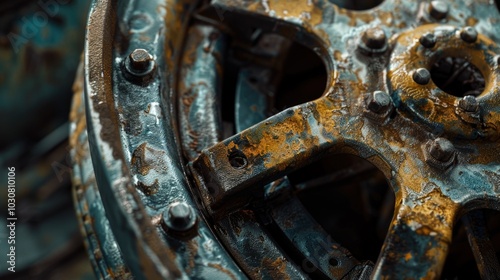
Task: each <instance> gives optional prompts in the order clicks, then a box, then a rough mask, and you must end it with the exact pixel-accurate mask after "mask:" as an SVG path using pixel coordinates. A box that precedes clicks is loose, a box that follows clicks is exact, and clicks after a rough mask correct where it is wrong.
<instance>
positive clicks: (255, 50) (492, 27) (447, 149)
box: [71, 0, 500, 279]
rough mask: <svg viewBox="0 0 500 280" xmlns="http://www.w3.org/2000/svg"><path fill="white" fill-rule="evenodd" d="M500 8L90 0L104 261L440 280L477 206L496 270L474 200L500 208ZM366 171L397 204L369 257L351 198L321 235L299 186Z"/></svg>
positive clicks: (95, 247)
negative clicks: (348, 220) (347, 238)
mask: <svg viewBox="0 0 500 280" xmlns="http://www.w3.org/2000/svg"><path fill="white" fill-rule="evenodd" d="M499 19H500V14H499V12H498V10H497V8H496V7H495V6H494V5H492V4H490V1H487V0H482V1H476V2H474V3H462V1H447V2H444V1H430V2H429V1H404V2H403V1H396V0H385V1H322V0H319V1H271V0H269V1H246V0H245V1H243V0H215V1H211V2H210V3H209V2H204V1H199V2H198V1H167V2H164V1H123V2H120V3H117V2H116V1H111V0H100V1H95V2H94V5H93V8H92V11H91V14H90V18H89V25H88V26H89V27H88V32H87V44H86V51H85V59H84V62H85V63H84V71H83V74H82V75H81V78H82V80H81V85H83V86H80V87H79V88H78V87H77V90H76V93H77V94H76V95H75V101H74V109H73V118H72V120H73V122H74V125H73V138H72V141H71V143H72V146H73V152H72V153H73V159H74V162H75V179H74V185H75V200H76V204H77V211H78V213H79V215H81V220H82V229H83V232H84V234H85V235H86V237H87V243H88V244H87V247H88V248H89V251H90V252H91V259H92V261H93V264H94V267H95V268H96V272H97V273H98V275H100V276H102V277H106V276H107V275H111V276H113V277H117V278H120V277H121V278H128V277H132V276H133V277H136V278H138V279H139V278H148V279H153V278H187V277H192V278H205V279H222V278H228V279H240V278H241V279H243V278H247V277H249V278H255V279H260V278H265V279H302V278H304V279H307V278H314V279H368V278H370V277H371V278H374V279H399V278H409V279H421V278H423V279H435V278H439V277H440V275H441V273H442V269H443V266H444V263H445V260H446V257H447V254H448V251H449V246H450V244H451V242H452V236H453V228H454V226H455V225H456V224H457V221H458V220H459V219H460V218H461V217H464V218H463V223H464V224H465V228H466V230H467V234H468V238H469V241H470V243H471V248H472V251H473V253H474V256H475V258H476V262H477V264H478V268H479V273H480V275H481V276H482V277H483V278H484V279H496V278H498V275H500V268H499V266H498V261H497V259H496V257H495V248H494V247H493V246H492V245H491V242H490V241H489V240H488V236H487V234H485V222H484V221H483V218H482V215H483V214H482V210H478V209H494V210H499V208H500V204H499V203H498V202H499V201H500V191H499V187H500V152H499V151H500V144H499V142H498V140H499V139H500V137H499V136H500V131H499V128H500V107H499V106H500V92H499V91H500V88H499V87H498V83H499V81H500V80H499V79H500V76H499V75H500V72H499V71H500V70H499V69H500V67H499V65H500V59H499V58H500V48H499V46H498V43H500V34H499V33H498V30H500V20H499ZM299 45H301V46H299ZM301 59H302V62H301V63H298V64H297V63H295V64H293V66H290V64H289V62H290V61H291V62H294V61H296V60H297V61H301ZM318 61H319V62H320V63H319V65H320V67H319V69H320V70H315V69H317V68H315V66H314V65H315V64H317V63H318ZM295 68H297V69H298V70H297V69H295ZM294 71H295V72H294ZM318 71H319V72H318ZM290 73H292V74H290ZM293 73H296V75H295V76H294V75H293ZM297 73H298V74H297ZM311 73H312V74H311ZM318 73H319V74H318ZM308 75H309V76H308ZM300 79H302V80H307V81H308V82H306V83H301V84H299V83H296V84H294V85H295V86H294V87H290V86H289V85H290V83H292V84H293V82H294V81H295V80H300ZM287 85H288V87H287ZM318 85H319V86H318ZM86 127H87V131H88V133H87V131H86V130H85V128H86ZM224 139H225V140H224ZM356 159H362V160H356ZM353 161H354V162H356V163H357V165H356V164H355V165H352V164H350V163H352V162H353ZM318 163H319V165H318ZM319 166H321V167H325V170H326V171H325V172H319V171H318V170H316V169H317V168H319ZM374 169H375V170H379V171H380V172H379V173H376V172H375V173H369V172H371V171H373V170H374ZM335 170H336V171H335ZM367 172H368V173H367ZM367 174H368V175H367ZM374 174H375V175H374ZM377 174H378V175H377ZM367 177H369V178H368V179H367ZM352 178H354V179H355V180H357V181H360V180H362V181H363V182H364V184H365V189H370V188H372V190H371V191H369V190H368V191H367V192H366V190H365V191H364V192H363V194H365V195H366V196H367V197H368V198H367V199H366V201H365V202H366V204H371V202H372V201H373V200H374V197H375V196H380V197H381V198H380V199H378V201H379V202H380V201H382V202H380V203H379V204H384V205H383V206H377V207H376V208H377V210H376V211H375V212H377V213H385V214H380V216H381V217H382V218H383V217H386V218H387V217H389V218H388V220H390V219H391V209H392V208H393V209H394V210H393V212H394V215H393V217H392V222H390V223H389V222H388V223H389V224H390V225H387V226H385V225H384V219H382V218H381V222H380V225H379V227H380V228H381V230H380V232H381V233H382V234H381V235H382V236H384V235H385V232H387V234H386V237H385V241H383V246H382V248H381V249H380V252H379V254H378V258H377V259H376V260H373V261H375V262H371V261H370V260H366V259H362V258H359V257H357V256H356V255H353V254H352V252H350V251H354V249H353V248H349V246H347V245H345V244H346V242H343V241H342V242H340V241H338V240H336V235H335V232H336V231H340V230H341V228H342V223H339V222H338V221H337V222H332V221H335V219H336V218H335V217H337V218H338V217H340V216H341V215H342V214H343V211H345V209H343V208H342V207H338V208H335V206H334V207H333V208H329V207H327V206H322V205H316V206H313V207H312V208H314V209H316V210H317V209H320V210H321V209H322V207H325V209H334V211H333V212H332V213H329V214H328V215H323V216H328V218H327V219H326V221H329V222H331V223H333V225H334V226H333V230H331V229H330V230H325V228H328V222H325V220H324V218H321V217H320V216H322V215H321V214H320V215H319V216H318V214H314V213H313V212H314V211H312V210H311V209H312V208H311V206H308V205H311V200H307V199H306V198H305V196H306V195H302V196H301V193H302V194H303V193H307V192H309V190H310V189H314V188H316V189H321V188H325V187H324V186H327V188H336V187H338V186H339V185H342V184H344V185H345V180H348V179H352ZM342 182H344V183H342ZM373 182H375V183H373ZM381 182H382V184H384V183H386V184H387V185H389V186H390V189H391V190H392V191H389V192H388V193H387V194H385V193H380V192H379V191H378V189H377V187H376V185H380V183H381ZM318 186H323V187H321V188H317V187H318ZM321 195H333V196H332V197H331V198H329V199H331V201H338V197H335V196H336V195H338V193H335V192H333V193H328V192H326V193H325V192H323V193H321V192H320V195H316V196H315V198H314V199H316V200H320V199H319V198H321ZM391 196H394V198H393V199H392V200H391ZM385 197H387V199H386V198H385ZM314 199H313V203H312V204H314ZM335 199H337V200H335ZM384 199H385V200H386V201H388V202H383V201H384ZM322 201H325V200H322ZM327 201H328V200H327ZM392 201H393V202H394V203H392ZM336 203H341V201H339V202H336ZM348 204H349V203H348ZM352 204H353V205H354V202H352ZM387 205H389V206H387ZM368 208H370V207H368ZM325 211H326V210H325ZM388 213H389V214H388ZM376 215H378V214H376ZM386 220H387V219H386ZM360 223H362V221H360ZM387 227H388V229H387ZM359 242H361V241H359ZM347 243H349V242H347ZM377 253H378V251H377ZM486 256H487V257H486Z"/></svg>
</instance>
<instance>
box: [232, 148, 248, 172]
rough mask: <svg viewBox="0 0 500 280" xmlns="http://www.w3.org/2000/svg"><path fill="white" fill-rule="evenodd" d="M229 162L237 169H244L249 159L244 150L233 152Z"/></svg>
mask: <svg viewBox="0 0 500 280" xmlns="http://www.w3.org/2000/svg"><path fill="white" fill-rule="evenodd" d="M229 164H231V166H232V167H234V168H236V169H242V168H245V166H247V164H248V160H247V158H246V156H245V155H244V154H243V153H242V152H240V151H238V152H232V153H231V154H230V155H229Z"/></svg>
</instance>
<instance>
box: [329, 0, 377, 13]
mask: <svg viewBox="0 0 500 280" xmlns="http://www.w3.org/2000/svg"><path fill="white" fill-rule="evenodd" d="M330 2H331V3H333V4H335V5H337V6H339V7H341V8H344V9H348V10H355V11H362V10H368V9H371V8H375V7H377V6H378V5H380V4H382V2H384V0H330Z"/></svg>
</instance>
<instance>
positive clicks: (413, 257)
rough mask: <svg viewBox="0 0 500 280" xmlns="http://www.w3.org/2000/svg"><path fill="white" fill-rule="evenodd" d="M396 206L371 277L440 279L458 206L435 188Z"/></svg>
mask: <svg viewBox="0 0 500 280" xmlns="http://www.w3.org/2000/svg"><path fill="white" fill-rule="evenodd" d="M396 208H397V210H396V214H395V217H394V218H393V221H392V224H391V226H390V228H389V231H388V234H387V237H386V240H385V243H384V246H383V248H382V251H381V254H380V256H379V259H378V261H377V264H376V267H375V271H374V273H373V275H372V278H374V279H400V278H401V277H405V278H411V279H435V278H439V275H440V274H441V270H442V268H443V265H444V262H445V259H446V255H447V253H448V247H449V245H450V243H451V237H452V227H453V221H454V219H455V216H456V213H457V211H458V206H457V205H456V204H454V203H453V202H451V201H450V200H449V199H448V198H446V197H444V196H443V194H442V193H441V192H440V191H439V189H434V190H432V191H430V192H429V193H427V194H426V195H424V196H421V197H419V198H418V199H412V200H411V201H410V200H407V199H403V201H401V202H400V203H399V207H398V205H397V207H396Z"/></svg>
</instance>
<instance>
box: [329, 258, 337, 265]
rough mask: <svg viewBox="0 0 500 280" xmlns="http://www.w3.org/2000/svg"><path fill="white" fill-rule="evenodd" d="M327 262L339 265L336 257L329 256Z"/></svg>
mask: <svg viewBox="0 0 500 280" xmlns="http://www.w3.org/2000/svg"><path fill="white" fill-rule="evenodd" d="M328 263H329V264H330V265H331V266H338V265H339V260H337V259H336V258H330V259H329V260H328Z"/></svg>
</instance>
